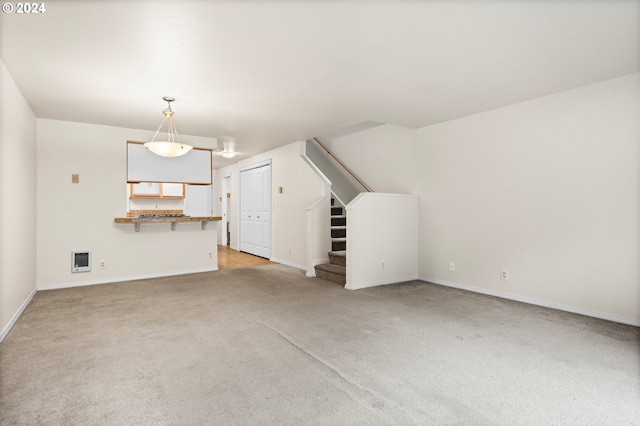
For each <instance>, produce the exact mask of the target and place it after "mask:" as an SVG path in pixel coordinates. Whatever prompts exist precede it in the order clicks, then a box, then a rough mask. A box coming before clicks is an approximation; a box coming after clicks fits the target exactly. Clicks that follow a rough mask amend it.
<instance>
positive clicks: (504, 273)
mask: <svg viewBox="0 0 640 426" xmlns="http://www.w3.org/2000/svg"><path fill="white" fill-rule="evenodd" d="M500 279H501V280H502V281H509V270H508V269H500Z"/></svg>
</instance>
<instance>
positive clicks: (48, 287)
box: [37, 266, 218, 291]
mask: <svg viewBox="0 0 640 426" xmlns="http://www.w3.org/2000/svg"><path fill="white" fill-rule="evenodd" d="M217 270H218V267H217V266H216V267H214V268H196V269H187V270H184V271H175V272H164V273H159V274H143V275H130V276H125V277H114V278H106V279H103V280H88V281H77V282H69V283H56V284H44V285H39V286H38V287H37V290H38V291H46V290H57V289H61V288H71V287H85V286H90V285H99V284H112V283H119V282H125V281H136V280H146V279H150V278H162V277H173V276H176V275H188V274H199V273H201V272H214V271H217Z"/></svg>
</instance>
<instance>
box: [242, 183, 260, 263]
mask: <svg viewBox="0 0 640 426" xmlns="http://www.w3.org/2000/svg"><path fill="white" fill-rule="evenodd" d="M255 180H256V175H255V173H254V171H253V170H246V171H244V172H240V251H244V252H247V253H251V254H254V251H255V249H254V243H253V241H254V239H255V237H254V233H255V230H254V219H255V213H254V210H255V207H254V204H255V203H254V193H255V186H256V185H255Z"/></svg>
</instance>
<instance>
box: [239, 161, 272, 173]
mask: <svg viewBox="0 0 640 426" xmlns="http://www.w3.org/2000/svg"><path fill="white" fill-rule="evenodd" d="M267 165H268V166H270V165H271V158H269V159H267V160H264V161H259V162H257V163H252V164H249V165H247V166H242V167H240V168H238V173H240V172H246V171H247V170H251V169H257V168H258V167H262V166H267Z"/></svg>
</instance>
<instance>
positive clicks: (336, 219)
mask: <svg viewBox="0 0 640 426" xmlns="http://www.w3.org/2000/svg"><path fill="white" fill-rule="evenodd" d="M346 225H347V218H346V217H344V216H342V217H341V216H331V226H346Z"/></svg>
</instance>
